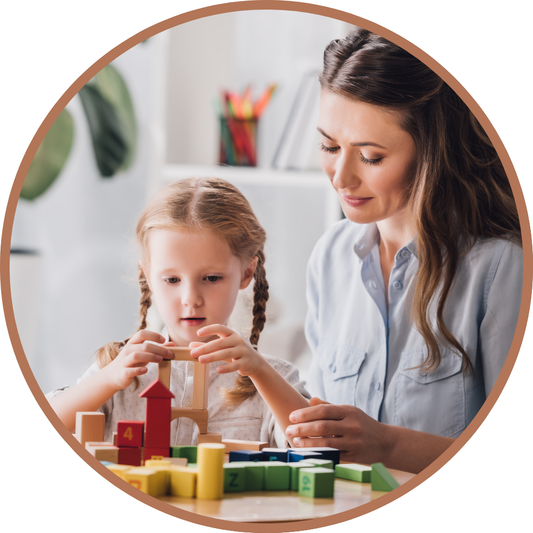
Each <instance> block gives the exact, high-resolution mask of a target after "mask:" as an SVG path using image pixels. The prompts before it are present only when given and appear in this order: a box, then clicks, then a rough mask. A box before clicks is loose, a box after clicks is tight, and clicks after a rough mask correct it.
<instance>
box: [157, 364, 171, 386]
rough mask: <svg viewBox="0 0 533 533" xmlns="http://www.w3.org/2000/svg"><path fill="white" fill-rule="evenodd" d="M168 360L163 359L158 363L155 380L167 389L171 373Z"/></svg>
mask: <svg viewBox="0 0 533 533" xmlns="http://www.w3.org/2000/svg"><path fill="white" fill-rule="evenodd" d="M170 365H171V362H170V359H163V361H161V362H160V363H159V369H158V372H157V379H158V380H159V381H160V382H161V383H162V384H163V385H164V386H165V387H166V388H167V389H170V372H171V366H170Z"/></svg>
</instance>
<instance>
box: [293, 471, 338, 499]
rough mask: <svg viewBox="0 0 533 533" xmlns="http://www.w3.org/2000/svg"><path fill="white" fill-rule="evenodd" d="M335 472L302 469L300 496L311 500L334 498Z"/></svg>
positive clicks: (299, 487)
mask: <svg viewBox="0 0 533 533" xmlns="http://www.w3.org/2000/svg"><path fill="white" fill-rule="evenodd" d="M334 492H335V471H334V470H331V469H330V468H322V467H319V466H317V467H315V468H301V469H300V472H299V479H298V494H300V496H310V497H311V498H333V494H334Z"/></svg>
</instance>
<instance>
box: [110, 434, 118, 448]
mask: <svg viewBox="0 0 533 533" xmlns="http://www.w3.org/2000/svg"><path fill="white" fill-rule="evenodd" d="M111 441H112V442H113V446H118V444H117V442H118V435H117V432H116V431H113V433H112V439H111Z"/></svg>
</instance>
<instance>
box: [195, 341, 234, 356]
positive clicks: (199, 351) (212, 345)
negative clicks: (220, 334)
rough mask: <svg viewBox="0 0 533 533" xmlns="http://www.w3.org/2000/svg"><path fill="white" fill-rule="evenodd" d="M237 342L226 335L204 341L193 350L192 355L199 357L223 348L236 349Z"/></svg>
mask: <svg viewBox="0 0 533 533" xmlns="http://www.w3.org/2000/svg"><path fill="white" fill-rule="evenodd" d="M235 348H236V344H235V343H234V342H233V340H232V339H230V338H228V337H224V338H222V339H216V340H213V341H210V342H205V343H202V345H201V346H198V347H196V348H193V349H192V350H191V357H199V356H200V355H205V354H210V353H214V352H218V351H221V350H228V349H235Z"/></svg>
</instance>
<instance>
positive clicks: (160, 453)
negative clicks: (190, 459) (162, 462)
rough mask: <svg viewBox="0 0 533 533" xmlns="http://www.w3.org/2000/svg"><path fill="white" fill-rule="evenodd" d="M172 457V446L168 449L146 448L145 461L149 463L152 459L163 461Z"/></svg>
mask: <svg viewBox="0 0 533 533" xmlns="http://www.w3.org/2000/svg"><path fill="white" fill-rule="evenodd" d="M169 455H170V446H169V447H168V448H147V447H146V446H145V447H144V461H145V464H146V461H149V460H150V459H163V458H165V457H168V456H169Z"/></svg>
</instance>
